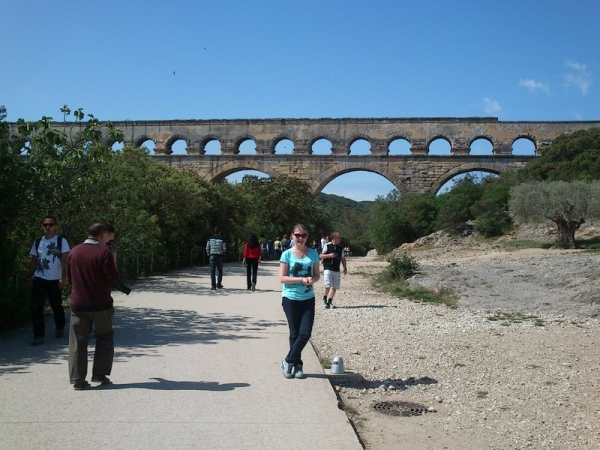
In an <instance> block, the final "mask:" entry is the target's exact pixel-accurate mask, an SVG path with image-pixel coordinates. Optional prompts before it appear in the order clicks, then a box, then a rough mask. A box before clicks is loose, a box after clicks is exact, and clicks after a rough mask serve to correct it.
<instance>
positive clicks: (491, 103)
mask: <svg viewBox="0 0 600 450" xmlns="http://www.w3.org/2000/svg"><path fill="white" fill-rule="evenodd" d="M483 110H484V111H485V112H486V113H488V114H500V113H501V112H502V106H500V103H498V102H497V101H496V100H492V99H491V98H488V97H484V98H483Z"/></svg>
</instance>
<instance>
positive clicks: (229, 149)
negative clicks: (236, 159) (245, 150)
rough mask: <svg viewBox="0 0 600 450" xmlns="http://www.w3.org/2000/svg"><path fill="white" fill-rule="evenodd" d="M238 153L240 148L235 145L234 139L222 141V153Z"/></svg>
mask: <svg viewBox="0 0 600 450" xmlns="http://www.w3.org/2000/svg"><path fill="white" fill-rule="evenodd" d="M237 153H238V149H237V147H236V146H235V142H234V141H232V140H222V141H221V154H222V155H236V154H237Z"/></svg>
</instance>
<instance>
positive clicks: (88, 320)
mask: <svg viewBox="0 0 600 450" xmlns="http://www.w3.org/2000/svg"><path fill="white" fill-rule="evenodd" d="M114 314H115V310H114V309H113V308H110V309H106V310H104V311H94V312H71V324H70V327H69V378H70V380H71V384H75V383H82V382H83V381H85V377H86V376H87V366H88V341H89V338H90V330H91V328H92V323H93V324H94V327H95V330H96V331H95V332H94V337H95V338H96V349H95V350H94V364H93V366H92V374H93V375H100V376H101V375H110V372H111V370H112V365H113V359H114V356H115V341H114V336H115V331H114V329H113V325H112V323H113V316H114Z"/></svg>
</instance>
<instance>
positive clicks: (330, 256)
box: [320, 231, 348, 309]
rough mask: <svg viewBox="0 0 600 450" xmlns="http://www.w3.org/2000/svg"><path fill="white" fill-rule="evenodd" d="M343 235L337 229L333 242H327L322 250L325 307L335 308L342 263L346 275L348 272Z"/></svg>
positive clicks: (332, 236) (332, 238)
mask: <svg viewBox="0 0 600 450" xmlns="http://www.w3.org/2000/svg"><path fill="white" fill-rule="evenodd" d="M341 242H342V235H341V234H340V233H338V232H337V231H336V232H335V233H333V234H332V235H331V242H328V243H326V244H325V245H324V246H323V248H322V250H321V255H320V258H321V261H323V284H324V285H325V293H324V294H323V306H325V308H327V309H329V308H335V305H334V304H333V296H334V295H335V292H336V291H337V290H338V289H339V288H340V284H341V276H340V263H341V264H342V265H343V267H344V275H346V273H348V271H347V268H346V255H345V254H344V247H342V244H341Z"/></svg>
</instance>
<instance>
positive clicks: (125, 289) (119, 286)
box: [115, 281, 131, 295]
mask: <svg viewBox="0 0 600 450" xmlns="http://www.w3.org/2000/svg"><path fill="white" fill-rule="evenodd" d="M115 289H116V290H117V291H119V292H122V293H123V294H125V295H129V293H130V292H131V288H130V287H127V286H125V285H124V284H123V283H122V282H121V281H119V282H118V283H117V285H116V286H115Z"/></svg>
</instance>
